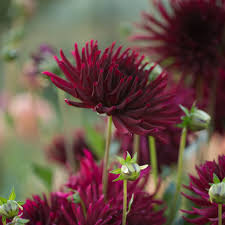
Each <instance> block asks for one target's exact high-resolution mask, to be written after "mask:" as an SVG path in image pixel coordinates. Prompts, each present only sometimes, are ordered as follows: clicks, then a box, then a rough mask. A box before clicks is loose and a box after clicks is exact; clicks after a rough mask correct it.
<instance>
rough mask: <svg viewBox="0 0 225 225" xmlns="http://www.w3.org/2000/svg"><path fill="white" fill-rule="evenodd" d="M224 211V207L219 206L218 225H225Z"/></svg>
mask: <svg viewBox="0 0 225 225" xmlns="http://www.w3.org/2000/svg"><path fill="white" fill-rule="evenodd" d="M222 211H223V205H222V204H218V221H219V223H218V225H223V219H222Z"/></svg>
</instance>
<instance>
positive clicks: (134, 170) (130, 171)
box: [121, 163, 141, 181]
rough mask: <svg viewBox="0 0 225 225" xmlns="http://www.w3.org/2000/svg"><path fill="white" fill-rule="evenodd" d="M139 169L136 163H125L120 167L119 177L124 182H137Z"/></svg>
mask: <svg viewBox="0 0 225 225" xmlns="http://www.w3.org/2000/svg"><path fill="white" fill-rule="evenodd" d="M140 171H141V168H140V166H139V165H138V164H137V163H131V164H130V163H126V164H125V165H122V167H121V175H122V176H123V178H124V179H126V180H132V181H133V180H137V178H138V177H139V176H140Z"/></svg>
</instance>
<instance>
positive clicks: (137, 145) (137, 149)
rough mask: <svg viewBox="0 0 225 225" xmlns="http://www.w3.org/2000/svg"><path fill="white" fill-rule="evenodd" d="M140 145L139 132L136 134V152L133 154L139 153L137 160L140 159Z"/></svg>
mask: <svg viewBox="0 0 225 225" xmlns="http://www.w3.org/2000/svg"><path fill="white" fill-rule="evenodd" d="M139 146H140V136H139V135H137V134H134V152H133V154H135V153H137V162H138V159H139V150H140V148H139Z"/></svg>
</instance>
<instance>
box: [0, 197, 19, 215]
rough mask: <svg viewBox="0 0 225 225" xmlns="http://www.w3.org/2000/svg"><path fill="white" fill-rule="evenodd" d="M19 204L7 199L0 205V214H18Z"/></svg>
mask: <svg viewBox="0 0 225 225" xmlns="http://www.w3.org/2000/svg"><path fill="white" fill-rule="evenodd" d="M19 209H20V206H19V204H18V203H17V202H16V201H14V200H8V201H7V203H5V204H3V205H1V206H0V215H1V216H5V217H6V218H13V217H15V216H17V215H18V213H19Z"/></svg>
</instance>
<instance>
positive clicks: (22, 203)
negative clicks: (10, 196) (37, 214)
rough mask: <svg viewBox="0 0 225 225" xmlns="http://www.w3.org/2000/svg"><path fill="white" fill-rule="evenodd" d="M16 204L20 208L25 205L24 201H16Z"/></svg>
mask: <svg viewBox="0 0 225 225" xmlns="http://www.w3.org/2000/svg"><path fill="white" fill-rule="evenodd" d="M17 203H18V204H19V205H21V206H22V205H24V204H25V202H24V201H17Z"/></svg>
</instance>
